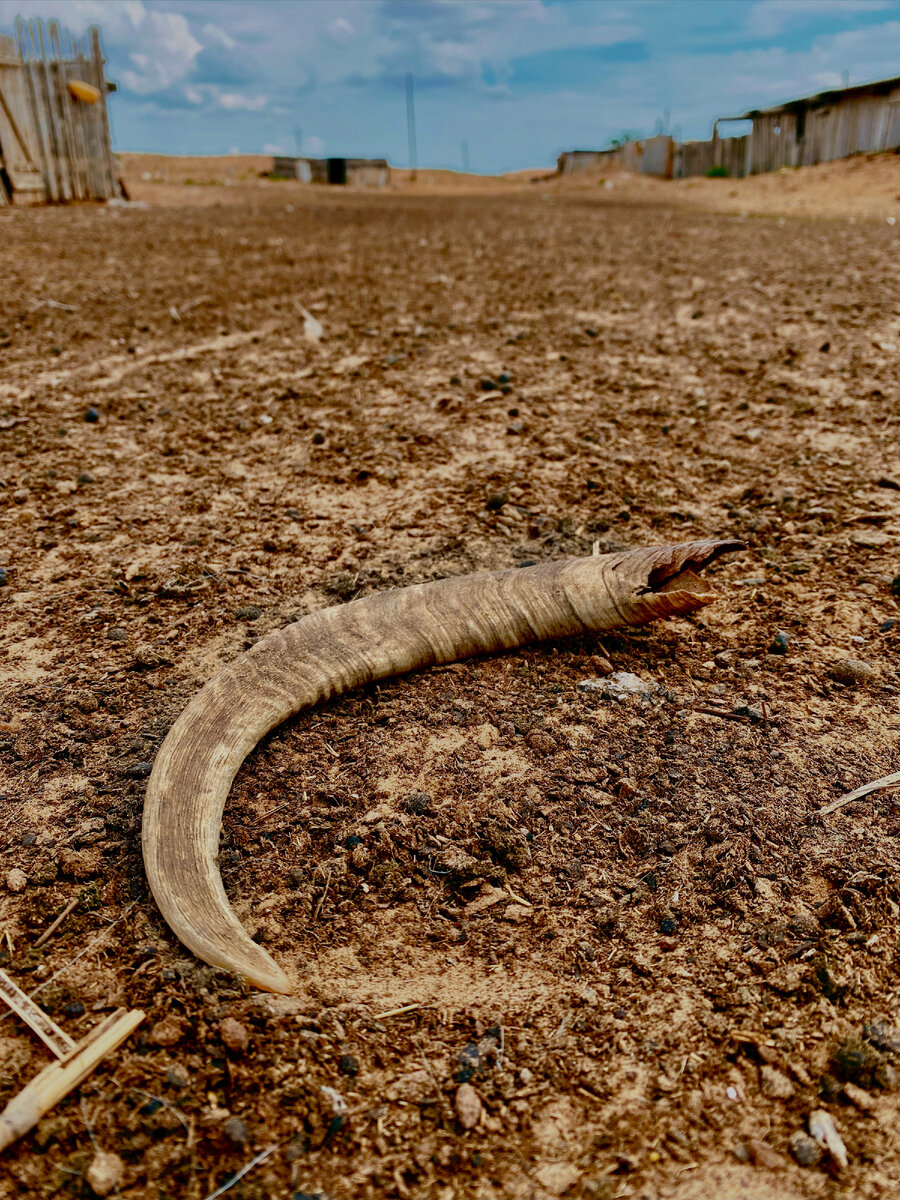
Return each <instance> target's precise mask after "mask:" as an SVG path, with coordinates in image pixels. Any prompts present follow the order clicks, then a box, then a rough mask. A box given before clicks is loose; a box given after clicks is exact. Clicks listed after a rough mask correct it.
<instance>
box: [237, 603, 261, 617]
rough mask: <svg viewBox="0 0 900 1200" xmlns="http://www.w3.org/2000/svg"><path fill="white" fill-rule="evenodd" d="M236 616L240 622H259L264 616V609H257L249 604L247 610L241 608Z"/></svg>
mask: <svg viewBox="0 0 900 1200" xmlns="http://www.w3.org/2000/svg"><path fill="white" fill-rule="evenodd" d="M234 615H235V616H236V617H237V619H238V620H239V621H258V620H259V618H260V617H261V616H262V609H261V608H257V607H256V605H255V604H248V605H247V607H246V608H239V609H238V610H237V612H236V613H235V614H234Z"/></svg>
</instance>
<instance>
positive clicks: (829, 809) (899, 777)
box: [818, 771, 900, 817]
mask: <svg viewBox="0 0 900 1200" xmlns="http://www.w3.org/2000/svg"><path fill="white" fill-rule="evenodd" d="M898 783H900V771H895V772H894V773H893V775H884V776H882V778H881V779H873V780H872V782H871V783H864V784H863V785H862V787H858V788H857V789H856V791H855V792H848V793H847V795H846V796H840V797H838V799H837V800H832V802H831V803H830V804H826V805H825V807H824V808H820V809H819V814H818V815H819V816H820V817H826V816H827V815H828V814H829V813H833V812H836V811H837V810H838V809H839V808H843V807H844V805H845V804H852V802H853V801H854V800H862V798H863V796H868V794H869V792H877V791H878V790H879V788H886V787H895V786H896V785H897V784H898Z"/></svg>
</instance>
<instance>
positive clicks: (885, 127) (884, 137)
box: [713, 76, 900, 175]
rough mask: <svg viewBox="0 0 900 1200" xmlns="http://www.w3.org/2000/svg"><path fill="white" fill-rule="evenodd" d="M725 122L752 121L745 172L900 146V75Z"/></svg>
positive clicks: (829, 160) (822, 93) (753, 111)
mask: <svg viewBox="0 0 900 1200" xmlns="http://www.w3.org/2000/svg"><path fill="white" fill-rule="evenodd" d="M723 121H752V122H753V132H752V133H751V134H750V144H749V149H748V162H747V173H748V174H750V175H758V174H760V173H761V172H763V171H777V170H779V169H780V168H781V167H808V166H812V165H813V164H815V163H820V162H831V161H833V160H834V159H836V158H849V157H850V155H851V154H875V153H878V152H879V151H883V150H896V149H897V148H898V147H900V76H895V77H893V78H891V79H879V80H876V81H875V82H874V83H861V84H856V85H855V86H854V87H845V88H834V89H832V90H831V91H828V92H819V93H818V94H817V95H815V96H804V97H802V99H800V100H789V101H788V102H787V103H786V104H776V105H773V106H772V107H771V108H752V109H750V111H749V112H745V113H742V114H741V115H740V116H739V117H719V119H718V120H717V121H716V125H715V127H714V131H713V138H714V139H715V136H716V132H717V128H718V126H719V125H720V124H721V123H722V122H723Z"/></svg>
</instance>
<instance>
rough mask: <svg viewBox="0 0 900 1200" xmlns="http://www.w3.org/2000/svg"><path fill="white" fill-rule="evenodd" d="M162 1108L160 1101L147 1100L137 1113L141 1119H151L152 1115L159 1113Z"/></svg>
mask: <svg viewBox="0 0 900 1200" xmlns="http://www.w3.org/2000/svg"><path fill="white" fill-rule="evenodd" d="M161 1108H162V1101H161V1100H148V1101H147V1103H146V1104H142V1105H141V1107H140V1108H139V1109H138V1112H139V1113H140V1114H141V1116H142V1117H152V1116H153V1114H154V1113H157V1112H159V1110H160V1109H161Z"/></svg>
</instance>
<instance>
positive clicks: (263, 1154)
mask: <svg viewBox="0 0 900 1200" xmlns="http://www.w3.org/2000/svg"><path fill="white" fill-rule="evenodd" d="M278 1146H279V1143H277V1142H276V1143H275V1145H274V1146H269V1147H268V1148H267V1149H265V1150H261V1151H260V1152H259V1154H257V1155H256V1157H255V1158H251V1159H250V1161H249V1162H248V1163H246V1164H245V1165H244V1166H243V1167H241V1169H240V1170H239V1171H238V1172H237V1174H236V1175H233V1176H232V1177H231V1179H229V1180H228V1182H227V1183H223V1184H222V1186H221V1187H217V1188H216V1190H215V1191H214V1192H210V1193H209V1195H208V1196H207V1197H206V1200H217V1198H218V1197H219V1196H224V1195H225V1193H226V1192H227V1191H230V1189H231V1188H233V1187H234V1185H235V1184H236V1183H240V1181H241V1180H242V1179H243V1178H244V1176H245V1175H246V1174H247V1172H248V1171H252V1170H253V1168H254V1167H258V1166H259V1164H260V1163H261V1162H263V1161H264V1160H265V1159H267V1158H268V1157H269V1155H270V1154H272V1153H274V1151H276V1150H277V1149H278Z"/></svg>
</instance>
